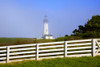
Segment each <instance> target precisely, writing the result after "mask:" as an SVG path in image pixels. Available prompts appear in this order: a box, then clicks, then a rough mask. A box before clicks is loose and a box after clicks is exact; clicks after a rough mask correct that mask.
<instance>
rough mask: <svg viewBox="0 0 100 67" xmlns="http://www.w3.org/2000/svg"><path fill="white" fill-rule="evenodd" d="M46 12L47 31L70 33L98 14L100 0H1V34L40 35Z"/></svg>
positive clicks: (56, 33)
mask: <svg viewBox="0 0 100 67" xmlns="http://www.w3.org/2000/svg"><path fill="white" fill-rule="evenodd" d="M45 15H47V16H48V21H49V22H48V23H49V33H50V34H53V35H54V37H59V36H64V35H66V34H68V35H70V34H71V33H72V31H73V30H74V29H76V28H78V25H84V24H85V23H86V22H87V20H88V19H90V18H91V17H92V16H93V15H100V0H0V37H27V38H39V37H41V36H42V33H43V19H44V16H45Z"/></svg>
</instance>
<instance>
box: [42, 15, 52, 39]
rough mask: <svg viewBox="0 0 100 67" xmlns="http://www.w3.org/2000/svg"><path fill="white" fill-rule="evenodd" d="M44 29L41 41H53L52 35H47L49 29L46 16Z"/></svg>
mask: <svg viewBox="0 0 100 67" xmlns="http://www.w3.org/2000/svg"><path fill="white" fill-rule="evenodd" d="M43 22H44V29H43V36H42V38H43V39H53V35H51V34H49V29H48V19H47V16H45V18H44V21H43Z"/></svg>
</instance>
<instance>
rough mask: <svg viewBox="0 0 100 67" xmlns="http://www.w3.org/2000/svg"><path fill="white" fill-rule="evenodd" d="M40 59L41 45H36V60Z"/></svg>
mask: <svg viewBox="0 0 100 67" xmlns="http://www.w3.org/2000/svg"><path fill="white" fill-rule="evenodd" d="M38 59H39V44H36V60H38Z"/></svg>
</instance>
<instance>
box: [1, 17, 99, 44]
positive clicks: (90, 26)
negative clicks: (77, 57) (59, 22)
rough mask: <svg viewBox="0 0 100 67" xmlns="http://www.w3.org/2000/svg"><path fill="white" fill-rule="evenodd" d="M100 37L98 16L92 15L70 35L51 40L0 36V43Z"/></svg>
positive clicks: (27, 42) (26, 42)
mask: <svg viewBox="0 0 100 67" xmlns="http://www.w3.org/2000/svg"><path fill="white" fill-rule="evenodd" d="M89 38H100V16H99V15H96V16H92V18H91V19H90V20H88V21H87V23H86V24H85V25H83V26H82V25H79V26H78V29H75V30H73V31H72V34H71V35H67V34H66V35H65V36H64V37H58V38H56V39H53V40H46V39H35V38H0V45H2V46H4V45H5V46H7V45H17V44H29V43H43V42H53V41H66V40H76V39H89Z"/></svg>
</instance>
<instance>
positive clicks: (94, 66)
mask: <svg viewBox="0 0 100 67" xmlns="http://www.w3.org/2000/svg"><path fill="white" fill-rule="evenodd" d="M0 67H100V56H98V57H78V58H55V59H44V60H41V61H22V62H13V63H8V64H0Z"/></svg>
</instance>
